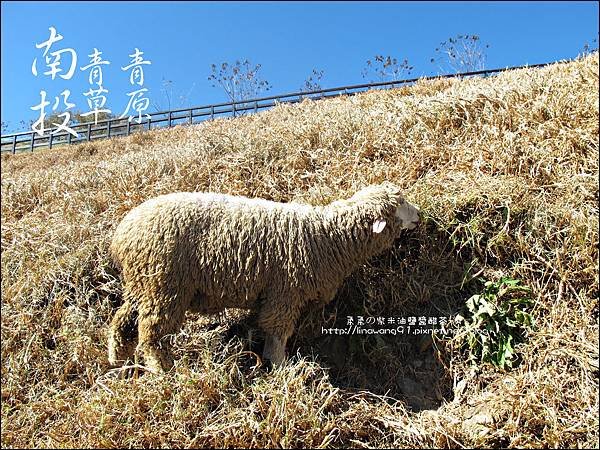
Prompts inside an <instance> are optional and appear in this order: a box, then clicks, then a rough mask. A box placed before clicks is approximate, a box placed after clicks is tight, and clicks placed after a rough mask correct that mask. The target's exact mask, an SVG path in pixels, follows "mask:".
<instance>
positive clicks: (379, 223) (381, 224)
mask: <svg viewBox="0 0 600 450" xmlns="http://www.w3.org/2000/svg"><path fill="white" fill-rule="evenodd" d="M384 228H385V220H383V219H377V220H376V221H375V222H373V233H381V232H382V231H383V229H384Z"/></svg>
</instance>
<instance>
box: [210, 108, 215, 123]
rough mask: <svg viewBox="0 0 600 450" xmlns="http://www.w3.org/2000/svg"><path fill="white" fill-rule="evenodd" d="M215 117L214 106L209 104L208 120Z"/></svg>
mask: <svg viewBox="0 0 600 450" xmlns="http://www.w3.org/2000/svg"><path fill="white" fill-rule="evenodd" d="M214 118H215V107H214V106H211V107H210V120H213V119H214Z"/></svg>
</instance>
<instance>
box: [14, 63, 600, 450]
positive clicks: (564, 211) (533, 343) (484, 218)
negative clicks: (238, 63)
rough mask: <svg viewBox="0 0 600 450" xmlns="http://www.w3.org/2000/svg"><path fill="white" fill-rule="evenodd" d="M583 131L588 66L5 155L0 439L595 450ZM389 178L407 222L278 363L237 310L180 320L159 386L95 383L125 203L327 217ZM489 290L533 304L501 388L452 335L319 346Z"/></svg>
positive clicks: (108, 374)
mask: <svg viewBox="0 0 600 450" xmlns="http://www.w3.org/2000/svg"><path fill="white" fill-rule="evenodd" d="M598 120H599V119H598V54H597V53H596V54H593V55H591V56H588V57H586V58H584V59H581V60H578V61H575V62H570V63H565V64H558V65H553V66H550V67H548V68H544V69H525V70H518V71H513V72H507V73H504V74H501V75H499V76H497V77H494V78H487V79H468V80H442V81H436V82H423V83H419V84H417V85H416V86H414V87H410V88H403V89H401V90H390V91H377V92H370V93H365V94H361V95H358V96H354V97H350V98H348V97H346V98H336V99H332V100H327V101H315V102H312V101H305V102H304V103H302V104H300V105H293V106H290V105H280V106H278V107H276V108H275V109H273V110H270V111H266V112H263V113H260V114H257V115H253V116H247V117H241V118H237V119H224V120H216V121H214V122H207V123H203V124H201V125H198V126H193V127H176V128H174V129H169V130H156V131H153V132H150V133H143V134H136V135H133V136H131V137H129V138H124V139H112V140H109V141H101V142H91V143H86V144H82V145H78V146H74V147H69V148H64V149H60V150H46V151H40V152H36V153H33V154H21V155H14V156H13V155H3V157H2V445H3V446H5V447H80V446H82V447H125V448H127V447H142V446H143V447H150V446H151V447H203V446H207V447H229V446H231V447H388V446H402V447H430V446H438V447H462V446H468V447H472V446H480V447H577V448H585V447H598V406H599V405H598V365H597V364H598V181H599V180H598V158H599V155H598ZM383 180H390V181H394V182H396V183H398V184H399V185H401V186H402V187H403V188H404V189H405V191H406V195H407V198H408V199H409V200H410V201H412V202H414V203H416V204H418V205H419V206H420V208H421V210H422V211H423V214H424V223H423V225H422V226H421V227H420V228H419V229H418V230H416V231H415V232H414V233H412V234H410V235H407V236H406V237H405V238H404V240H403V242H402V244H403V245H402V246H400V247H398V248H395V249H393V250H392V251H390V252H389V253H387V254H385V255H383V256H381V257H379V258H377V259H376V260H374V261H372V262H371V263H369V264H367V265H366V266H363V267H361V268H360V269H359V270H357V272H356V273H355V274H354V275H353V276H352V277H351V278H350V279H349V280H348V281H347V282H346V283H345V285H344V287H343V288H342V290H341V291H340V293H339V294H338V296H337V298H336V300H335V302H333V303H332V304H330V305H328V306H327V307H325V308H324V309H322V310H317V311H311V312H310V313H309V314H307V315H306V316H305V317H304V318H303V320H302V321H301V323H300V324H299V326H298V328H297V332H296V333H295V335H294V336H293V337H292V339H291V340H290V345H289V347H288V351H290V352H291V353H292V354H294V355H296V356H295V358H294V360H293V361H292V362H291V363H290V364H289V365H287V366H285V367H283V368H279V369H277V370H274V371H272V372H265V371H263V370H261V369H260V368H258V366H257V357H256V355H255V353H253V352H254V351H256V350H257V349H260V345H257V344H256V343H253V342H252V341H251V340H250V339H249V337H248V336H250V335H251V334H252V335H256V334H257V333H256V330H255V329H254V328H253V327H252V325H251V321H244V320H241V319H243V317H244V314H243V313H242V312H239V311H231V312H228V313H227V314H226V316H225V317H221V318H201V317H195V316H191V317H190V320H189V321H188V322H187V323H186V325H185V327H184V329H183V330H182V332H181V333H180V334H178V335H177V336H175V337H174V341H175V351H176V355H177V356H178V360H177V362H176V366H175V369H174V370H173V371H172V372H171V373H169V374H168V375H165V376H152V375H150V374H142V373H141V371H139V370H137V369H131V370H130V371H129V372H128V371H126V370H118V369H111V368H110V367H109V366H108V363H107V360H106V358H107V351H106V329H107V324H108V322H109V320H110V319H111V317H112V315H113V314H114V312H115V310H116V307H117V306H118V305H119V304H120V302H121V298H120V290H121V286H120V281H119V278H118V273H117V272H116V271H115V269H114V268H113V267H112V264H111V262H110V261H109V258H108V255H107V248H108V243H109V242H110V239H111V235H112V230H113V229H114V227H115V226H116V225H117V224H118V222H119V220H120V219H121V218H122V217H123V216H124V215H125V214H126V212H127V211H129V210H130V209H131V208H132V207H134V206H136V205H138V204H139V203H141V202H142V201H144V200H146V199H148V198H151V197H154V196H156V195H158V194H162V193H167V192H173V191H182V190H185V191H188V190H189V191H193V190H197V191H200V190H212V191H219V192H225V193H232V194H243V195H248V196H259V197H263V198H267V199H273V200H277V201H290V200H303V201H307V202H310V203H313V204H322V203H326V202H328V201H330V200H332V199H336V198H340V197H344V196H346V195H350V194H351V193H353V192H354V191H355V190H356V189H358V188H359V187H361V186H363V185H366V184H369V183H376V182H380V181H383ZM500 276H510V277H513V278H518V279H521V280H523V283H524V284H526V285H528V286H530V287H531V288H532V289H533V293H534V299H535V309H534V313H533V314H534V316H535V319H536V323H537V327H536V329H535V330H534V331H533V332H531V333H530V334H529V338H528V340H527V341H526V342H525V343H524V344H522V345H520V346H519V347H518V351H519V352H520V354H521V355H522V360H523V362H522V364H521V365H520V366H519V367H517V368H516V369H513V370H512V371H510V372H505V371H502V370H500V369H498V368H496V367H494V366H490V365H482V366H480V367H475V368H474V367H470V366H469V364H468V363H467V355H465V354H464V352H463V351H460V350H458V349H457V348H456V346H454V345H453V343H452V341H451V340H449V341H448V340H443V341H439V342H438V341H436V342H435V345H433V346H432V345H430V344H431V342H427V340H426V339H425V340H424V339H419V338H418V337H413V336H411V337H409V336H381V337H378V338H375V337H374V336H351V337H346V336H341V337H339V336H327V335H322V334H321V327H322V326H323V327H325V328H329V327H333V326H337V327H340V326H343V325H344V324H345V321H346V316H347V315H355V316H357V315H364V316H368V315H373V316H384V317H389V316H392V317H397V316H409V315H417V316H430V315H435V316H451V315H454V314H455V313H457V312H460V311H462V309H463V307H464V302H465V300H466V299H467V298H468V297H469V296H470V295H472V294H473V293H474V292H477V291H478V290H479V289H481V282H482V280H495V279H498V278H499V277H500ZM240 318H241V319H240ZM240 330H241V331H240ZM259 339H260V336H259Z"/></svg>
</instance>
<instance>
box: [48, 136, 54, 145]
mask: <svg viewBox="0 0 600 450" xmlns="http://www.w3.org/2000/svg"><path fill="white" fill-rule="evenodd" d="M53 138H54V134H52V133H50V135H49V136H48V147H49V148H52V140H53Z"/></svg>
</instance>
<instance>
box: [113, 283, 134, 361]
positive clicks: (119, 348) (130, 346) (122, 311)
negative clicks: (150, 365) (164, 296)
mask: <svg viewBox="0 0 600 450" xmlns="http://www.w3.org/2000/svg"><path fill="white" fill-rule="evenodd" d="M125 297H126V299H125V303H123V305H121V307H120V308H119V309H118V310H117V312H116V313H115V315H114V317H113V319H112V321H111V323H110V327H109V330H108V361H109V362H110V363H111V364H112V365H117V364H118V363H119V362H125V361H127V360H128V359H131V360H133V355H134V353H135V346H136V344H137V337H138V327H137V325H138V311H137V308H136V306H135V304H134V303H133V302H132V301H131V300H130V299H128V298H127V294H125Z"/></svg>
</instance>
